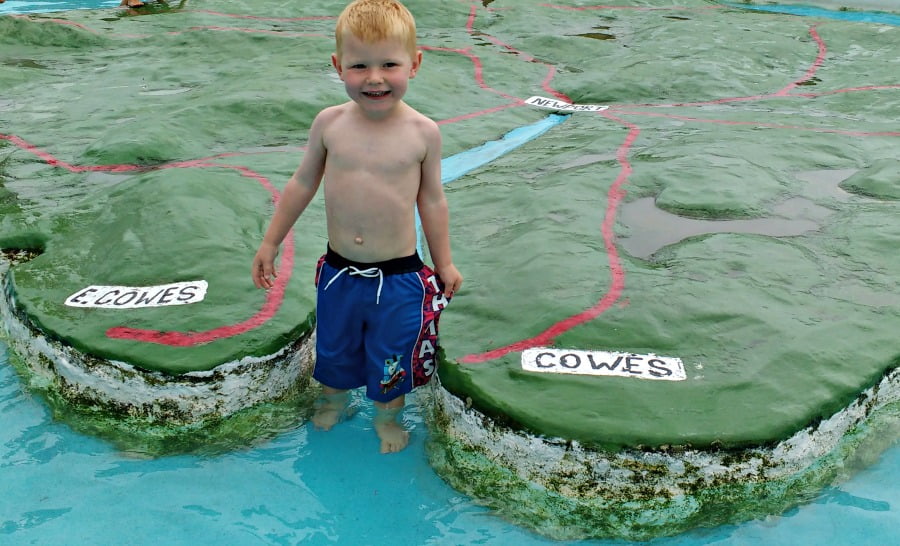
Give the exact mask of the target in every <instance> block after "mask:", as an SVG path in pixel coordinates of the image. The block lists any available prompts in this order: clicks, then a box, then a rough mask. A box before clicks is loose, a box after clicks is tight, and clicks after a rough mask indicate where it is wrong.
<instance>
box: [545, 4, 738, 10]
mask: <svg viewBox="0 0 900 546" xmlns="http://www.w3.org/2000/svg"><path fill="white" fill-rule="evenodd" d="M541 7H544V8H552V9H561V10H567V11H593V10H599V9H620V10H632V11H700V10H709V9H722V6H701V7H687V6H684V7H682V6H665V7H650V6H646V7H645V6H615V5H601V6H560V5H557V4H541Z"/></svg>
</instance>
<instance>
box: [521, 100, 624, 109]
mask: <svg viewBox="0 0 900 546" xmlns="http://www.w3.org/2000/svg"><path fill="white" fill-rule="evenodd" d="M525 104H528V105H530V106H537V107H538V108H546V109H547V110H556V111H558V112H602V111H604V110H606V109H607V108H609V106H601V105H599V104H572V103H569V102H563V101H560V100H556V99H548V98H547V97H529V98H528V100H526V101H525Z"/></svg>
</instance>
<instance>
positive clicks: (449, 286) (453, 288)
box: [435, 264, 463, 298]
mask: <svg viewBox="0 0 900 546" xmlns="http://www.w3.org/2000/svg"><path fill="white" fill-rule="evenodd" d="M435 273H437V274H438V277H440V279H441V281H443V283H444V295H445V296H447V297H448V298H452V297H453V295H454V294H455V293H456V292H457V291H458V290H459V287H460V286H462V282H463V276H462V274H461V273H460V272H459V270H458V269H456V266H455V265H453V264H450V265H447V266H444V267H436V268H435Z"/></svg>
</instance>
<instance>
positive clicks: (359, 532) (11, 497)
mask: <svg viewBox="0 0 900 546" xmlns="http://www.w3.org/2000/svg"><path fill="white" fill-rule="evenodd" d="M0 348H2V350H3V351H4V352H3V353H0V355H2V356H0V483H2V484H3V494H2V495H0V544H4V545H19V544H22V545H24V544H191V545H198V546H203V545H221V544H234V545H243V544H248V545H250V544H301V543H302V544H310V545H318V544H354V545H355V544H386V543H393V544H410V545H412V544H454V545H456V544H459V545H462V544H489V545H506V544H509V545H515V546H520V545H521V546H528V545H532V544H556V542H553V541H549V540H546V539H543V538H540V537H537V536H535V535H532V534H530V533H528V532H526V531H523V530H521V529H519V528H517V527H515V526H512V525H509V524H507V523H505V522H504V521H503V520H502V519H500V518H498V517H496V516H494V515H492V514H490V513H489V512H487V511H486V510H485V509H483V508H481V507H479V506H476V505H474V504H473V503H472V502H471V501H469V500H468V499H467V498H465V497H464V496H461V495H459V494H458V493H456V492H455V491H454V490H452V489H450V488H449V487H448V486H447V485H445V484H444V483H443V482H442V481H441V480H440V479H439V478H438V477H437V476H436V475H435V474H434V473H433V472H432V470H431V468H430V467H429V465H428V463H427V461H426V455H425V446H424V440H425V435H426V431H425V428H424V426H423V424H422V421H421V419H420V417H419V415H418V414H417V413H416V411H415V409H414V406H412V407H411V409H410V410H408V411H407V414H406V418H407V420H408V423H409V424H410V425H411V427H412V430H413V435H412V444H411V446H410V447H409V449H407V450H406V451H404V452H402V453H399V454H397V455H393V456H382V455H380V454H378V453H377V448H378V445H377V442H376V437H375V434H374V432H373V431H372V429H371V426H370V418H371V414H370V413H369V412H368V411H366V410H364V411H363V412H362V413H361V414H359V415H357V416H356V417H354V418H353V419H352V420H350V421H349V422H347V423H345V424H343V425H341V426H339V427H336V428H335V429H334V430H332V431H331V432H327V433H326V432H319V431H315V430H313V429H312V428H311V426H310V425H308V424H305V423H301V422H300V420H299V419H298V420H297V422H296V423H295V424H294V425H290V424H287V425H285V424H284V423H282V430H275V431H272V434H271V438H270V439H269V440H267V441H264V442H261V443H259V445H256V446H253V447H246V446H242V445H231V446H230V449H228V447H229V446H219V447H220V448H221V449H219V450H218V451H219V453H212V454H199V455H198V454H181V455H168V456H162V457H156V458H148V457H147V456H146V455H144V454H142V453H140V452H131V453H128V452H123V451H121V450H119V449H116V448H115V447H114V446H113V445H112V442H110V441H107V440H102V439H98V438H97V437H96V436H93V435H89V434H85V433H80V432H76V431H75V430H74V429H75V428H81V427H84V426H86V424H85V422H84V417H83V416H82V417H73V416H71V415H65V414H57V415H56V418H54V416H53V414H52V412H51V410H50V405H48V402H47V401H46V400H45V399H44V398H43V397H42V396H40V395H38V394H32V393H31V391H29V390H27V389H24V388H23V385H22V383H21V380H20V378H19V376H18V375H17V374H16V372H15V369H14V368H13V367H12V366H11V365H10V364H9V362H8V360H7V355H6V353H5V347H3V346H2V345H0ZM60 411H64V410H60ZM65 421H68V422H65ZM893 422H894V423H895V429H896V427H897V426H900V419H897V418H895V419H894V421H893ZM894 432H895V433H896V430H894ZM194 451H195V452H196V451H202V449H201V448H197V447H195V448H194ZM898 483H900V446H896V445H895V446H894V447H892V448H890V449H889V450H888V451H887V452H886V453H884V455H883V456H882V457H881V458H880V459H878V460H877V461H876V462H874V464H873V465H871V466H868V467H867V468H865V469H864V470H862V471H861V472H859V473H856V474H855V475H854V476H853V478H852V479H850V480H849V481H847V482H845V483H840V484H836V485H835V486H834V487H832V488H829V489H828V490H826V491H824V492H823V493H822V494H821V495H820V496H819V497H818V498H816V499H813V501H812V502H811V503H809V504H808V505H805V506H801V507H799V508H797V509H794V510H792V511H790V512H789V513H787V514H783V515H781V516H772V517H770V518H768V519H766V520H764V521H753V522H748V523H744V524H742V525H738V526H725V527H720V528H716V529H710V530H701V531H697V532H694V533H690V534H687V535H682V536H678V537H673V538H669V539H662V540H658V541H655V542H654V544H660V545H679V546H688V545H690V546H693V545H700V544H712V543H715V544H754V545H757V544H758V545H764V544H765V545H777V544H784V545H789V544H790V545H798V544H871V545H873V546H875V545H885V544H890V543H891V541H892V540H894V539H895V538H896V531H897V529H898V528H900V487H898V486H897V484H898ZM616 543H617V542H612V541H586V542H583V544H596V545H601V544H604V545H605V544H616Z"/></svg>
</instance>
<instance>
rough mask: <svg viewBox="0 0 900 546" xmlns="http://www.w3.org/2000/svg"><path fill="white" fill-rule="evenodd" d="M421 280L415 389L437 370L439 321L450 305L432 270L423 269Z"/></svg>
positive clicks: (414, 355) (414, 354) (414, 357)
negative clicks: (420, 311)
mask: <svg viewBox="0 0 900 546" xmlns="http://www.w3.org/2000/svg"><path fill="white" fill-rule="evenodd" d="M419 278H420V279H421V281H422V283H423V284H424V286H425V297H424V298H423V299H422V331H421V332H420V333H419V341H418V342H416V346H415V348H413V355H412V370H413V387H418V386H420V385H424V384H425V383H428V381H430V380H431V377H432V376H433V375H434V372H435V370H437V347H438V319H440V316H441V311H443V310H444V308H445V307H446V306H447V304H448V303H450V299H449V298H447V296H445V295H444V292H443V290H442V286H440V282H439V281H438V277H437V275H436V274H435V273H434V271H432V270H431V268H429V267H427V266H426V267H424V268H422V271H420V272H419Z"/></svg>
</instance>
